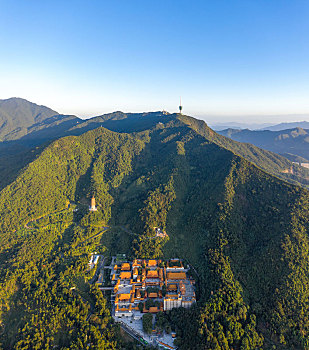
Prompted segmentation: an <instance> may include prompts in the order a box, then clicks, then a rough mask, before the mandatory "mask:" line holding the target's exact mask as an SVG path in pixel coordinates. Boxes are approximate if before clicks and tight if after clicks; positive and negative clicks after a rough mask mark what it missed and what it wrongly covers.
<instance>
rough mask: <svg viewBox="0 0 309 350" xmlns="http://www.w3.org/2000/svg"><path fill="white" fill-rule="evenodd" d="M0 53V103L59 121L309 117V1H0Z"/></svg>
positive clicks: (266, 119)
mask: <svg viewBox="0 0 309 350" xmlns="http://www.w3.org/2000/svg"><path fill="white" fill-rule="evenodd" d="M0 47H1V52H0V53H1V54H0V98H8V97H12V96H18V97H23V98H26V99H28V100H31V101H33V102H36V103H38V104H45V105H48V106H49V107H51V108H53V109H55V110H57V111H59V112H61V113H71V114H77V115H80V116H90V115H96V114H102V113H107V112H110V111H115V110H123V111H132V112H133V111H134V112H139V111H140V112H141V111H150V110H162V109H166V110H168V111H170V112H173V111H175V110H177V107H178V104H179V97H180V96H181V97H182V101H183V105H184V109H183V111H184V113H186V114H189V115H193V116H198V117H203V116H204V118H205V119H206V120H208V119H209V121H213V120H216V121H228V120H234V121H261V122H271V121H273V120H275V119H276V117H272V115H283V114H287V115H289V114H306V113H308V116H309V2H308V1H307V0H306V1H298V0H293V1H287V0H282V1H279V0H278V1H277V0H246V1H237V0H234V1H232V0H229V1H228V0H226V1H224V0H217V1H205V0H204V1H182V0H177V1H176V0H174V1H170V0H164V1H161V0H156V1H145V0H144V1H135V0H131V1H128V0H114V1H102V0H101V1H99V0H91V1H78V0H72V1H70V0H66V1H55V0H54V1H49V0H44V1H37V0H35V1H34V0H27V1H22V0H21V1H14V0H11V1H4V0H0ZM249 116H250V117H249ZM280 118H281V117H280ZM282 118H283V119H282V120H289V118H290V119H291V118H292V119H293V118H294V119H295V118H296V119H297V117H293V116H286V117H282ZM308 118H309V117H308ZM308 118H307V119H308ZM302 119H304V118H302Z"/></svg>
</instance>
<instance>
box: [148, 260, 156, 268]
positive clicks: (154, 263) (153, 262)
mask: <svg viewBox="0 0 309 350" xmlns="http://www.w3.org/2000/svg"><path fill="white" fill-rule="evenodd" d="M156 266H157V260H148V267H156Z"/></svg>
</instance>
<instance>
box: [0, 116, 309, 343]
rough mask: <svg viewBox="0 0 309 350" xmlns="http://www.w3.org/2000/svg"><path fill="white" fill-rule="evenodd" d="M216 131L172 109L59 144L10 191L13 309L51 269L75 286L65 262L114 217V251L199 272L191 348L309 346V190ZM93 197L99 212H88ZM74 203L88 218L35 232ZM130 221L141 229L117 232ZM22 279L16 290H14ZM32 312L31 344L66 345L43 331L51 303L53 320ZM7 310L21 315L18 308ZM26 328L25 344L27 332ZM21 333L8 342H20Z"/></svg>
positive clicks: (5, 203) (33, 308) (2, 202)
mask: <svg viewBox="0 0 309 350" xmlns="http://www.w3.org/2000/svg"><path fill="white" fill-rule="evenodd" d="M204 126H205V125H204V124H203V123H202V122H201V121H197V120H194V119H193V118H190V117H186V116H183V115H169V116H168V118H167V119H166V120H165V122H163V123H162V122H159V123H155V125H153V127H152V128H150V129H145V130H143V131H139V132H132V133H118V132H115V131H110V130H108V129H105V128H104V127H99V128H96V129H93V130H89V131H87V132H86V133H83V134H81V135H79V136H67V137H64V138H61V139H58V140H55V141H53V142H52V143H51V144H50V145H49V146H47V147H46V148H45V149H44V150H43V152H42V153H41V154H40V155H39V156H38V157H37V158H36V159H35V160H34V161H32V162H31V163H29V164H28V165H27V167H26V168H24V169H23V171H22V173H21V174H20V175H19V176H18V178H17V179H16V180H15V181H14V182H13V183H11V184H10V185H8V186H7V187H6V188H5V189H4V190H2V191H1V192H0V215H1V217H2V218H3V219H2V221H1V222H0V230H1V232H2V234H1V236H0V239H1V251H0V258H1V259H2V260H1V262H2V263H1V265H0V266H1V269H0V276H2V277H1V278H2V279H1V283H2V284H1V286H2V288H1V293H2V294H1V295H0V297H1V300H4V301H5V302H6V303H7V308H8V310H10V309H12V308H13V305H12V304H11V302H10V301H9V300H7V297H9V296H10V298H11V300H15V303H16V305H18V300H20V299H19V294H18V293H16V292H14V291H15V288H14V286H16V285H17V284H18V285H20V288H21V292H20V293H26V291H27V290H28V289H27V288H28V287H27V286H28V284H29V283H30V285H33V284H34V283H35V282H34V281H35V280H36V279H37V276H39V278H40V279H41V280H42V282H44V283H46V282H45V281H46V279H47V281H48V280H49V281H50V282H49V283H54V284H56V285H58V286H59V287H58V288H60V286H62V284H63V283H64V282H61V281H62V280H61V279H60V278H59V277H58V274H57V273H56V271H57V269H59V271H65V268H64V267H63V264H69V263H70V261H73V262H74V261H75V260H74V259H76V258H78V257H79V256H80V259H82V260H81V261H84V264H85V265H86V264H87V261H88V259H87V257H88V256H89V253H90V251H89V250H84V249H86V248H82V247H80V248H78V249H77V248H73V247H77V246H78V243H77V242H78V240H77V239H81V240H82V236H83V235H85V237H88V236H87V235H86V233H81V232H84V231H80V230H82V228H87V227H88V228H89V229H90V228H91V230H95V227H96V226H102V225H106V224H108V225H109V226H110V227H111V229H112V230H113V231H111V233H106V235H104V234H103V235H102V238H101V240H100V242H97V244H98V246H100V245H101V246H102V245H103V246H104V247H105V252H106V253H105V254H114V253H116V252H119V251H121V252H125V253H127V254H128V256H132V257H133V256H135V257H140V258H147V257H158V256H160V255H161V254H164V256H165V257H175V256H179V257H182V258H185V259H187V260H188V261H189V262H190V263H191V264H192V265H193V266H194V267H195V268H196V270H197V271H198V273H199V276H200V278H199V282H198V283H199V289H200V291H199V297H200V301H199V303H198V305H197V308H196V309H192V311H190V312H192V316H191V317H193V315H194V317H193V318H192V319H196V320H199V321H198V322H197V324H194V325H192V326H191V327H184V328H183V326H181V325H179V330H178V338H179V339H178V342H179V344H180V348H181V349H196V348H210V349H212V348H214V349H215V348H216V344H217V345H218V346H220V347H222V348H225V349H229V348H240V347H243V348H244V347H245V344H247V343H248V344H251V345H250V346H251V347H250V346H249V345H248V346H247V348H249V349H254V348H256V347H260V346H261V345H260V344H261V341H262V337H261V335H262V336H263V337H264V340H265V343H264V345H265V348H267V347H268V346H273V345H279V344H280V346H281V347H282V348H283V349H289V348H291V347H292V348H293V347H299V348H305V347H306V346H307V345H309V344H307V343H308V341H307V339H308V336H307V335H308V331H307V328H306V317H307V315H308V314H309V313H308V307H307V306H306V305H307V300H308V295H309V281H308V274H307V271H308V261H307V259H308V254H309V250H307V248H306V247H307V246H309V242H308V224H309V222H308V218H309V203H308V198H309V196H308V191H307V190H305V189H303V188H300V187H297V186H294V185H292V184H288V183H286V182H284V181H282V180H280V179H279V178H277V177H274V176H272V175H270V174H269V173H267V172H265V171H263V170H262V169H261V168H260V167H257V166H255V165H254V164H252V163H250V162H249V161H247V160H246V159H244V158H242V157H241V156H239V155H237V154H235V153H234V152H232V151H230V150H228V149H226V148H225V147H223V146H220V145H218V144H217V143H215V142H214V141H213V139H214V140H216V141H217V142H219V141H220V140H222V139H220V138H219V139H216V138H217V137H219V136H217V134H215V133H214V132H213V131H212V130H211V129H207V128H206V129H205V127H204ZM203 134H204V135H203ZM218 140H219V141H218ZM222 142H223V141H222ZM92 195H95V197H96V202H97V208H98V211H97V212H95V213H91V212H89V211H88V207H87V203H88V201H89V200H90V198H91V196H92ZM68 202H69V203H72V202H74V203H76V205H78V208H79V210H78V211H77V214H78V215H79V218H77V217H76V219H75V221H72V220H71V221H69V222H68V224H67V225H66V226H65V227H64V228H62V226H61V225H60V228H59V229H57V230H60V231H57V230H56V229H55V228H54V230H56V231H48V230H49V228H48V227H49V226H50V225H51V223H50V224H48V222H47V226H46V228H45V225H46V223H43V225H44V226H42V227H41V228H40V227H39V228H34V229H32V231H27V229H26V228H25V227H24V225H25V223H27V222H28V221H29V220H31V219H33V218H35V217H40V216H42V215H44V214H45V215H46V213H53V212H58V211H59V210H65V208H66V206H67V203H68ZM77 214H76V215H77ZM122 226H126V227H127V228H128V229H129V230H130V231H131V232H134V233H135V235H129V234H127V233H124V232H123V231H122V230H117V227H122ZM154 226H156V227H161V228H162V229H165V230H166V231H167V232H168V234H169V240H168V241H167V242H166V241H164V240H162V241H160V240H159V241H157V242H154V241H153V240H150V239H149V236H150V235H151V234H152V233H151V232H152V230H153V227H154ZM46 230H47V231H46ZM47 232H49V233H48V234H49V237H50V238H49V240H48V242H49V243H48V244H47V243H46V238H45V237H46V233H47ZM53 232H54V233H53ZM59 235H60V236H59ZM57 237H65V239H66V240H68V242H69V243H68V244H69V245H70V247H72V248H71V250H72V253H69V252H67V251H64V250H63V249H64V247H65V245H63V246H58V245H57V244H58V243H57V242H58V240H59V239H60V238H57ZM78 237H80V238H78ZM33 242H35V249H33V248H31V247H32V245H33V244H34V243H33ZM152 242H153V243H152ZM78 247H79V246H78ZM76 249H77V250H76ZM92 249H97V248H95V246H93V248H92ZM52 252H54V253H52ZM61 252H63V253H62V254H61ZM70 254H73V256H72V255H70ZM74 254H75V255H74ZM74 256H76V258H74ZM4 257H5V264H3V259H4ZM46 259H49V260H50V262H51V264H50V265H49V264H47V263H46ZM306 261H307V262H306ZM33 264H34V265H36V264H45V266H46V264H47V266H49V267H48V271H49V272H48V273H47V274H46V276H45V270H44V269H42V270H39V271H37V272H35V273H34V272H31V271H32V270H31V266H33ZM80 264H81V262H80ZM57 266H58V267H57ZM70 266H71V265H70ZM8 267H9V269H8V270H7V268H8ZM55 267H57V269H56V271H55V270H54V269H55ZM72 269H73V268H72ZM25 271H27V273H25ZM34 271H36V270H34ZM73 271H74V269H73V270H72V272H71V273H73ZM74 274H75V272H74ZM8 276H10V278H9V277H8ZM23 276H28V277H27V278H26V277H23ZM44 276H45V277H44ZM48 276H49V277H48ZM61 276H62V275H61ZM27 279H29V280H30V282H27ZM10 285H11V286H13V287H12V288H11V293H13V294H9V295H6V294H5V293H7V290H8V286H10ZM65 286H67V288H68V289H70V288H73V287H74V286H75V287H76V284H74V281H70V283H68V284H65ZM32 288H33V290H34V291H35V290H36V288H38V287H35V285H34V286H33V287H32ZM61 288H62V287H61ZM76 288H77V287H76ZM295 288H296V289H297V293H298V294H294V289H295ZM22 291H24V292H22ZM70 293H71V294H70V295H71V298H73V299H74V295H73V294H72V292H70ZM21 295H23V294H21ZM56 295H57V294H56ZM27 300H29V299H27ZM29 303H30V304H29ZM27 307H28V309H26V310H24V311H23V312H24V313H25V316H24V321H23V322H27V324H28V328H27V334H28V336H29V339H30V340H29V341H30V344H31V346H35V345H36V346H37V344H39V343H38V342H39V341H41V342H43V343H41V344H49V345H50V346H52V345H57V344H58V343H57V342H56V340H54V341H52V340H48V339H46V337H44V336H43V338H42V339H43V340H38V338H37V337H34V335H35V332H36V327H35V324H34V323H33V322H32V321H31V317H32V315H33V314H35V315H38V316H37V317H38V319H39V320H40V322H41V323H42V324H43V325H44V327H47V325H48V324H49V319H48V316H44V315H48V312H47V309H46V308H47V306H44V309H43V313H42V315H41V314H40V313H38V306H37V304H35V303H34V304H31V299H30V300H29V301H27ZM4 315H6V317H7V318H8V317H11V318H13V317H14V314H11V313H10V311H4ZM256 319H257V322H256V321H255V320H256ZM4 322H5V321H4ZM218 325H220V326H218ZM21 327H22V326H21ZM192 327H195V328H194V329H193V330H192ZM235 327H236V328H237V327H238V328H237V329H238V330H237V331H236V330H235ZM21 329H22V328H20V332H21ZM191 331H193V332H194V333H190V332H191ZM18 334H19V335H18V337H17V338H18V339H20V341H22V342H24V340H23V339H24V335H23V333H18ZM192 334H196V342H195V343H194V344H192V342H191V343H190V342H188V339H191V337H192ZM230 334H233V336H232V337H231V336H230ZM15 335H16V334H15ZM15 335H14V334H12V335H10V337H9V338H7V339H3V337H2V341H3V342H4V344H12V345H13V346H14V344H15V343H14V342H15V340H14V339H15V338H14V336H15ZM50 339H52V338H50ZM75 340H76V338H74V337H73V338H72V341H75ZM55 342H56V343H55ZM306 342H307V343H306ZM23 344H24V343H23ZM224 344H226V345H224ZM306 344H307V345H306ZM6 346H7V345H6ZM218 346H217V348H218ZM224 346H225V347H224Z"/></svg>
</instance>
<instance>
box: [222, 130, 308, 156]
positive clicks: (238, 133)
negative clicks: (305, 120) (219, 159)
mask: <svg viewBox="0 0 309 350" xmlns="http://www.w3.org/2000/svg"><path fill="white" fill-rule="evenodd" d="M218 133H219V134H221V135H224V136H227V137H230V138H231V139H233V140H236V141H239V142H249V143H252V144H254V145H255V146H258V147H261V148H264V149H267V150H270V151H272V152H276V153H278V154H282V155H284V156H286V157H287V158H288V159H290V160H292V161H298V160H299V161H301V162H309V130H305V129H302V128H295V129H288V130H281V131H269V130H248V129H246V130H237V129H226V130H222V131H219V132H218ZM297 157H301V158H297Z"/></svg>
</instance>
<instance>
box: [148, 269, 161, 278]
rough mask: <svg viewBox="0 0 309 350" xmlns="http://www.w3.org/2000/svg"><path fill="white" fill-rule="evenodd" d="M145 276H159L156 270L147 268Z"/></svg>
mask: <svg viewBox="0 0 309 350" xmlns="http://www.w3.org/2000/svg"><path fill="white" fill-rule="evenodd" d="M147 278H159V274H158V271H157V270H149V271H148V272H147Z"/></svg>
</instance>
